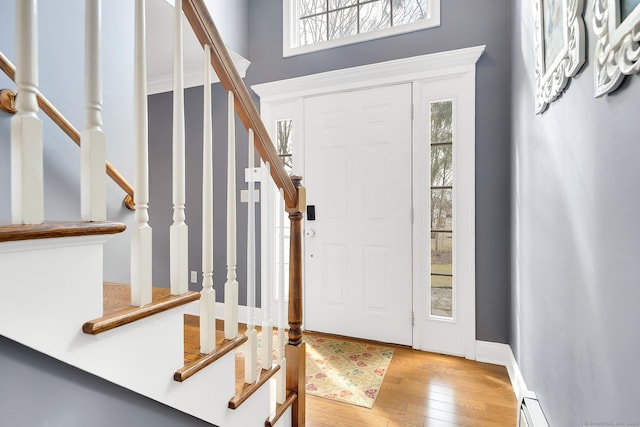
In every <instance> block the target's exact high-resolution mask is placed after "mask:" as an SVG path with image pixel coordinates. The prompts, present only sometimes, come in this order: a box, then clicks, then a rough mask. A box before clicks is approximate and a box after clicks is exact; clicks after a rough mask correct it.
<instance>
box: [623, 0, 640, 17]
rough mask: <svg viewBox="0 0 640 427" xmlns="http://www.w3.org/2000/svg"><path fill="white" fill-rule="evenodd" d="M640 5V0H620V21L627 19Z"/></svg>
mask: <svg viewBox="0 0 640 427" xmlns="http://www.w3.org/2000/svg"><path fill="white" fill-rule="evenodd" d="M638 5H640V0H625V1H621V2H620V22H622V21H624V20H625V19H627V16H629V15H631V12H633V9H635V8H636V7H637V6H638Z"/></svg>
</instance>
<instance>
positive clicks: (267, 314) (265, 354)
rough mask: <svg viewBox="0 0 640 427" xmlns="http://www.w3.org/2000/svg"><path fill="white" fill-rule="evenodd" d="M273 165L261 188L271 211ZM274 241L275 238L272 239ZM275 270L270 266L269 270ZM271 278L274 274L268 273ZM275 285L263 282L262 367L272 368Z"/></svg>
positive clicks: (266, 172) (264, 172) (264, 177)
mask: <svg viewBox="0 0 640 427" xmlns="http://www.w3.org/2000/svg"><path fill="white" fill-rule="evenodd" d="M271 186H272V184H271V165H270V164H269V162H266V163H265V164H264V171H263V174H262V179H261V185H260V188H261V190H262V203H265V204H266V208H267V209H268V211H269V212H271V211H272V210H273V203H272V200H273V195H272V194H271V191H270V187H271ZM271 241H273V240H271ZM262 259H266V257H264V258H262ZM271 271H273V270H272V269H271V268H269V272H271ZM268 277H269V279H271V277H272V275H271V274H269V275H268ZM272 289H273V286H272V282H271V280H265V282H264V283H262V294H261V295H262V338H261V339H262V354H261V357H262V368H263V369H271V365H272V364H273V320H272V318H271V300H272V298H273V291H272Z"/></svg>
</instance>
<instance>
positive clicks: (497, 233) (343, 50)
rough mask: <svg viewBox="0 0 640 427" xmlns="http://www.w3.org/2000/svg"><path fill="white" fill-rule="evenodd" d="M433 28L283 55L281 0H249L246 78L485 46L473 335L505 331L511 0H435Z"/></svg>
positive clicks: (498, 335) (489, 336) (498, 338)
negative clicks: (438, 12)
mask: <svg viewBox="0 0 640 427" xmlns="http://www.w3.org/2000/svg"><path fill="white" fill-rule="evenodd" d="M441 8H442V9H441V25H440V27H438V28H433V29H427V30H422V31H417V32H414V33H409V34H404V35H399V36H394V37H388V38H385V39H380V40H374V41H370V42H364V43H359V44H355V45H350V46H344V47H339V48H334V49H329V50H324V51H320V52H315V53H310V54H306V55H300V56H295V57H290V58H282V1H280V0H250V1H249V28H251V32H250V39H249V52H250V59H251V62H252V65H251V67H250V68H249V70H248V72H247V79H246V80H247V82H248V83H249V84H255V83H264V82H269V81H274V80H281V79H285V78H290V77H297V76H302V75H307V74H314V73H319V72H323V71H329V70H335V69H339V68H346V67H353V66H358V65H364V64H371V63H375V62H382V61H388V60H392V59H398V58H404V57H410V56H416V55H423V54H427V53H434V52H440V51H445V50H450V49H458V48H464V47H469V46H477V45H482V44H486V45H487V49H486V52H485V53H484V55H483V56H482V57H481V58H480V61H479V62H478V67H477V88H478V89H477V98H476V248H477V267H476V282H477V283H476V286H477V291H476V295H477V297H476V309H477V319H476V321H477V338H478V339H480V340H487V341H494V342H502V343H506V342H507V341H508V337H509V316H510V315H509V285H508V283H509V276H510V270H509V244H510V240H509V239H510V237H509V222H510V217H509V193H510V184H509V179H510V177H509V158H510V151H509V150H510V146H509V132H510V129H509V112H510V109H509V106H510V105H509V104H510V95H511V93H510V85H509V79H510V70H511V53H510V52H511V50H510V49H511V45H510V39H509V37H508V34H509V32H510V19H511V1H509V0H483V1H463V0H442V1H441Z"/></svg>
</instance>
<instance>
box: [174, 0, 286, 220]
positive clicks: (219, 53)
mask: <svg viewBox="0 0 640 427" xmlns="http://www.w3.org/2000/svg"><path fill="white" fill-rule="evenodd" d="M182 10H183V11H184V14H185V16H186V17H187V20H188V21H189V24H191V28H192V29H193V32H194V33H195V35H196V37H197V38H198V41H200V44H201V45H202V46H203V47H204V45H209V46H211V49H212V52H211V65H212V66H213V69H214V70H215V72H216V74H217V75H218V78H219V79H220V83H222V86H223V87H224V88H225V90H227V91H232V92H233V94H234V95H235V110H236V112H237V113H238V116H239V117H240V120H241V121H242V123H243V124H244V126H245V128H247V129H253V132H254V134H255V144H256V149H257V150H258V153H260V157H261V158H262V160H263V161H265V162H269V164H270V165H271V177H272V178H273V181H274V182H275V183H276V185H277V186H278V188H282V189H284V197H285V203H286V205H287V207H288V208H294V207H296V206H297V205H298V193H297V191H296V188H295V187H294V185H293V183H292V181H291V179H290V178H289V175H288V174H287V171H286V170H285V169H284V166H283V165H282V161H281V160H280V157H279V156H278V152H277V151H276V149H275V146H274V145H273V143H272V142H271V138H270V137H269V134H268V132H267V129H266V128H265V126H264V123H263V122H262V119H261V118H260V114H258V110H257V109H256V107H255V105H254V103H253V100H252V99H251V95H249V91H248V90H247V87H246V86H245V84H244V82H243V81H242V78H241V77H240V74H239V73H238V71H237V70H236V67H235V65H234V63H233V60H232V59H231V55H229V51H228V50H227V47H226V46H225V44H224V42H223V41H222V37H220V33H218V30H217V28H216V26H215V24H214V23H213V19H212V18H211V15H210V14H209V10H208V9H207V6H206V4H205V3H204V1H203V0H184V1H183V2H182ZM250 166H253V165H250Z"/></svg>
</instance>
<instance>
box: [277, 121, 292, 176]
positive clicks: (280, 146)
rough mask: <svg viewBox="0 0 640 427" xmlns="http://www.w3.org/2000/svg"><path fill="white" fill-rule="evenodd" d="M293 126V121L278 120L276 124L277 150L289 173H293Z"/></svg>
mask: <svg viewBox="0 0 640 427" xmlns="http://www.w3.org/2000/svg"><path fill="white" fill-rule="evenodd" d="M291 124H292V121H291V120H278V121H277V122H276V144H277V145H276V150H277V151H278V156H280V159H281V160H282V164H283V165H284V168H285V170H286V171H287V173H291V170H292V168H293V163H292V161H293V157H292V156H293V149H292V134H291V131H292V125H291Z"/></svg>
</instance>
